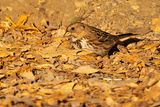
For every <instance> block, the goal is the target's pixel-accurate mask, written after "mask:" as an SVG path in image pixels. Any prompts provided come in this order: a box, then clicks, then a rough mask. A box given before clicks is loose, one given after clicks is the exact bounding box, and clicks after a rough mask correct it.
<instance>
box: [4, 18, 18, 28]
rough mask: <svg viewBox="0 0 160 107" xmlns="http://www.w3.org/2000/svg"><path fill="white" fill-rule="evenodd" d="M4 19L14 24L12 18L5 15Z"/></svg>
mask: <svg viewBox="0 0 160 107" xmlns="http://www.w3.org/2000/svg"><path fill="white" fill-rule="evenodd" d="M5 19H6V20H7V21H8V22H10V23H11V24H12V26H16V25H15V23H14V22H13V20H12V19H11V18H10V17H7V16H6V17H5Z"/></svg>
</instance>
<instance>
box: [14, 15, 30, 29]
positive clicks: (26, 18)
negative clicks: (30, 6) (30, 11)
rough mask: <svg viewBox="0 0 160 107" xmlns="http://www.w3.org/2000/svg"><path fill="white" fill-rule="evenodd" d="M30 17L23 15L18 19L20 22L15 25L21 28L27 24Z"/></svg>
mask: <svg viewBox="0 0 160 107" xmlns="http://www.w3.org/2000/svg"><path fill="white" fill-rule="evenodd" d="M29 16H30V15H22V16H20V18H19V19H18V21H17V22H16V24H15V25H16V27H20V26H22V25H24V24H25V23H26V22H27V20H28V17H29Z"/></svg>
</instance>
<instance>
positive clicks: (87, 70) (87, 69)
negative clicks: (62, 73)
mask: <svg viewBox="0 0 160 107" xmlns="http://www.w3.org/2000/svg"><path fill="white" fill-rule="evenodd" d="M98 71H99V70H98V69H95V68H93V67H91V66H89V65H85V66H80V67H78V68H77V69H74V70H72V71H71V72H75V73H81V74H92V73H96V72H98Z"/></svg>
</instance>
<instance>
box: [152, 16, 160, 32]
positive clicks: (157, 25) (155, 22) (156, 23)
mask: <svg viewBox="0 0 160 107" xmlns="http://www.w3.org/2000/svg"><path fill="white" fill-rule="evenodd" d="M151 29H152V30H153V31H154V32H160V18H154V19H152V26H151Z"/></svg>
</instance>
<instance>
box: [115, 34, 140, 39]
mask: <svg viewBox="0 0 160 107" xmlns="http://www.w3.org/2000/svg"><path fill="white" fill-rule="evenodd" d="M135 35H138V34H134V33H125V34H120V35H118V37H119V39H123V38H125V37H129V36H135Z"/></svg>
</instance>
